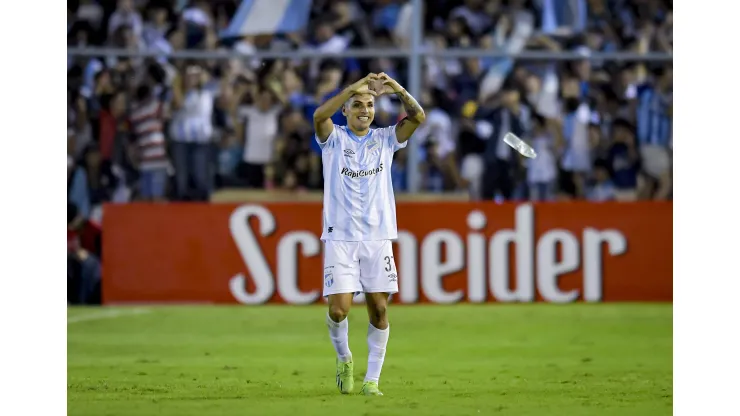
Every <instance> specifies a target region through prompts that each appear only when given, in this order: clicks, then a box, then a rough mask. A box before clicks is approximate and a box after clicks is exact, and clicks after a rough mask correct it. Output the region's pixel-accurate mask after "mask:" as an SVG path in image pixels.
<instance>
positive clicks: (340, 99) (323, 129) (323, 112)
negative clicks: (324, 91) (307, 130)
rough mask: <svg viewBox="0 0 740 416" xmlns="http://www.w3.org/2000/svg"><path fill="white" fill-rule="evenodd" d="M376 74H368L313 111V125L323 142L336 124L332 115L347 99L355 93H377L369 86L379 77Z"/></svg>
mask: <svg viewBox="0 0 740 416" xmlns="http://www.w3.org/2000/svg"><path fill="white" fill-rule="evenodd" d="M377 78H378V76H377V75H376V74H372V73H371V74H368V75H367V76H366V77H365V78H362V79H361V80H359V81H357V82H355V83H354V84H352V85H350V86H349V87H347V88H345V89H344V90H342V92H340V93H339V94H337V95H335V96H333V97H331V98H330V99H328V100H326V102H325V103H323V104H321V105H320V106H319V108H317V109H316V111H314V112H313V127H314V129H315V130H316V136H317V137H318V138H319V140H320V141H321V142H325V141H326V140H327V139H328V138H329V135H330V134H331V132H332V130H333V129H334V124H333V123H332V121H331V116H333V115H334V113H335V112H336V111H337V109H338V108H340V107H341V106H342V104H344V103H345V102H346V101H347V100H349V99H350V97H352V96H353V95H354V94H371V95H377V93H376V92H375V91H373V90H370V89H369V88H368V84H369V83H370V81H371V80H375V79H377Z"/></svg>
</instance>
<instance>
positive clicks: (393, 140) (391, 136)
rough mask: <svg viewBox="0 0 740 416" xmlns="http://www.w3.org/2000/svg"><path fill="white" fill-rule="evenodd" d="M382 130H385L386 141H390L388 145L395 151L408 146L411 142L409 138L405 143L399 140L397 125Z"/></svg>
mask: <svg viewBox="0 0 740 416" xmlns="http://www.w3.org/2000/svg"><path fill="white" fill-rule="evenodd" d="M382 130H383V134H384V136H385V137H386V142H387V143H388V146H390V148H391V149H393V153H395V152H397V151H399V150H401V149H403V148H404V147H406V146H408V144H409V141H408V140H406V141H405V142H403V143H400V142H399V141H398V137H397V136H396V125H393V126H390V127H385V128H384V129H382Z"/></svg>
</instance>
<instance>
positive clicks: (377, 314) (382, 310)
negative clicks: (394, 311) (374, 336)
mask: <svg viewBox="0 0 740 416" xmlns="http://www.w3.org/2000/svg"><path fill="white" fill-rule="evenodd" d="M387 309H388V307H387V305H385V304H381V305H374V307H373V309H372V311H371V312H370V315H371V316H370V320H371V321H372V324H373V325H374V326H375V327H376V328H378V325H377V324H385V323H386V322H387V321H388V317H387V315H386V311H387Z"/></svg>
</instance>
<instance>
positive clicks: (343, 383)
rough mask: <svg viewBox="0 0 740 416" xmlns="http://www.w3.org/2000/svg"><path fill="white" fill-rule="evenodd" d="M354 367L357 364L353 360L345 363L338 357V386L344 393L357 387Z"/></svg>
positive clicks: (350, 391)
mask: <svg viewBox="0 0 740 416" xmlns="http://www.w3.org/2000/svg"><path fill="white" fill-rule="evenodd" d="M354 369H355V365H354V363H353V362H352V361H349V362H346V363H343V362H341V361H339V359H337V387H339V391H341V392H342V394H349V393H352V389H353V388H354V387H355V379H354V378H353V377H354Z"/></svg>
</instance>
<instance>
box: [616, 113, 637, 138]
mask: <svg viewBox="0 0 740 416" xmlns="http://www.w3.org/2000/svg"><path fill="white" fill-rule="evenodd" d="M618 127H622V128H624V129H627V130H629V131H630V132H631V133H633V134H634V132H635V127H634V126H633V125H632V123H630V122H629V120H627V119H625V118H621V117H620V118H618V119H616V120H614V122H613V123H612V129H616V128H618Z"/></svg>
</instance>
